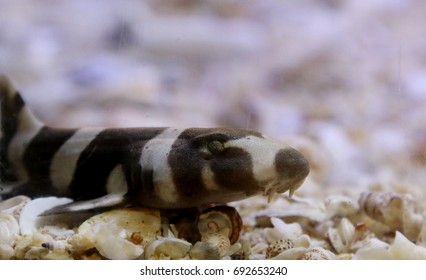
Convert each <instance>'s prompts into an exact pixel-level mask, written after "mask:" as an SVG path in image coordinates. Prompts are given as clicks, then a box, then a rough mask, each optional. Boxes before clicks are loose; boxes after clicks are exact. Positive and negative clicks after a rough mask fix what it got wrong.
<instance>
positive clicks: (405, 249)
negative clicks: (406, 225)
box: [389, 232, 426, 260]
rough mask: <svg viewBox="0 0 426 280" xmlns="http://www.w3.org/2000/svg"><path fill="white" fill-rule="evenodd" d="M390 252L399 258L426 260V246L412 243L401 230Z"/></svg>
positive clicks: (395, 257)
mask: <svg viewBox="0 0 426 280" xmlns="http://www.w3.org/2000/svg"><path fill="white" fill-rule="evenodd" d="M389 252H390V254H391V255H392V258H393V259H397V260H426V248H424V247H422V246H418V245H416V244H414V243H412V242H411V241H410V240H408V239H407V237H405V236H404V235H403V234H402V233H400V232H396V234H395V239H394V241H393V243H392V245H391V246H390V248H389Z"/></svg>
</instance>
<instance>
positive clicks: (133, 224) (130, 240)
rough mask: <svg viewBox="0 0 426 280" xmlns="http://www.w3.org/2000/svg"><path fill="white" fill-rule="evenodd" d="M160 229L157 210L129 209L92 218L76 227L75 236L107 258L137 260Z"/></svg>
mask: <svg viewBox="0 0 426 280" xmlns="http://www.w3.org/2000/svg"><path fill="white" fill-rule="evenodd" d="M160 230H161V217H160V212H159V211H158V210H155V209H151V208H129V209H117V210H112V211H108V212H104V213H101V214H99V215H96V216H93V217H91V218H90V219H88V220H86V221H85V222H84V223H83V224H82V225H81V226H80V227H79V228H78V235H79V236H80V237H79V239H81V240H85V241H84V243H85V244H86V246H90V244H91V243H93V244H94V246H95V247H96V249H98V251H99V253H101V255H102V256H104V257H106V258H108V259H136V258H139V257H140V256H141V255H142V254H143V252H144V247H145V246H146V245H148V244H149V243H150V242H152V241H153V240H155V238H156V236H157V235H158V234H159V233H160ZM135 236H138V238H136V237H135ZM75 241H78V240H75Z"/></svg>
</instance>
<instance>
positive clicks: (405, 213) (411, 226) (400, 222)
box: [359, 192, 424, 239]
mask: <svg viewBox="0 0 426 280" xmlns="http://www.w3.org/2000/svg"><path fill="white" fill-rule="evenodd" d="M359 205H360V208H361V209H362V210H363V211H364V213H365V214H367V215H368V216H369V217H370V218H372V219H374V220H376V221H378V222H380V223H382V224H384V225H386V226H387V227H388V229H389V231H391V232H393V231H400V232H403V233H404V234H405V235H407V236H408V237H409V238H410V239H416V238H417V236H418V234H419V232H420V230H421V226H422V223H423V220H424V219H423V217H422V216H421V215H419V214H418V213H417V205H416V203H415V201H414V199H413V198H412V197H411V196H410V195H408V194H400V193H396V192H367V193H362V194H361V196H360V199H359Z"/></svg>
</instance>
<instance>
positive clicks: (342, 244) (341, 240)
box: [328, 218, 355, 254]
mask: <svg viewBox="0 0 426 280" xmlns="http://www.w3.org/2000/svg"><path fill="white" fill-rule="evenodd" d="M328 238H329V239H330V242H331V245H333V248H334V249H335V250H336V252H338V253H339V254H341V253H347V252H349V250H350V247H351V245H352V243H353V241H354V238H355V227H354V225H353V224H352V223H351V222H350V221H349V220H348V219H346V218H343V219H342V220H341V221H340V223H339V225H338V226H337V228H329V229H328Z"/></svg>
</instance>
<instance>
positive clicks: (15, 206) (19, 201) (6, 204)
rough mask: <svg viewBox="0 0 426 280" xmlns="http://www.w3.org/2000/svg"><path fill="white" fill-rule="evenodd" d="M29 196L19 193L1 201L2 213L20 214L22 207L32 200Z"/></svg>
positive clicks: (0, 209) (0, 208)
mask: <svg viewBox="0 0 426 280" xmlns="http://www.w3.org/2000/svg"><path fill="white" fill-rule="evenodd" d="M30 200H31V199H30V198H29V197H26V196H23V195H19V196H15V197H12V198H9V199H6V200H4V201H1V202H0V213H5V214H10V215H13V216H18V214H19V212H20V211H21V209H22V207H24V205H25V204H26V203H27V202H28V201H30Z"/></svg>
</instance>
